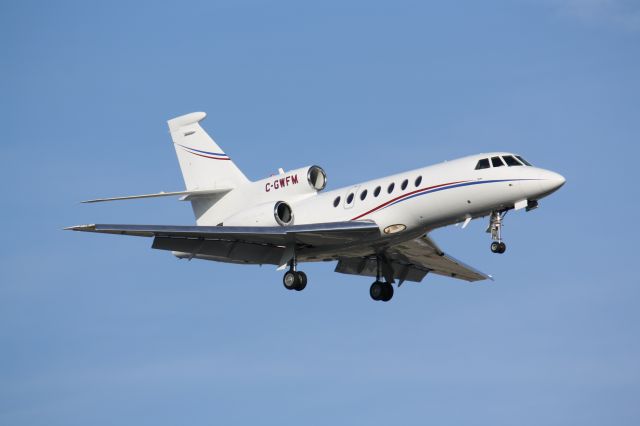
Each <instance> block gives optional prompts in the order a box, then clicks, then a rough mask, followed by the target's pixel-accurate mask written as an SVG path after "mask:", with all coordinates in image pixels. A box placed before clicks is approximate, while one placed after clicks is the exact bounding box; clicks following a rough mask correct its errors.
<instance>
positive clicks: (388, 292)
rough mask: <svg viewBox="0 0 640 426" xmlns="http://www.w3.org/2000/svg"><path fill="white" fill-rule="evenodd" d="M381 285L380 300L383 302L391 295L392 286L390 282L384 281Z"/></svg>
mask: <svg viewBox="0 0 640 426" xmlns="http://www.w3.org/2000/svg"><path fill="white" fill-rule="evenodd" d="M382 287H383V291H382V297H381V298H380V300H382V301H383V302H388V301H389V300H391V298H392V297H393V286H392V285H391V283H384V285H383V286H382Z"/></svg>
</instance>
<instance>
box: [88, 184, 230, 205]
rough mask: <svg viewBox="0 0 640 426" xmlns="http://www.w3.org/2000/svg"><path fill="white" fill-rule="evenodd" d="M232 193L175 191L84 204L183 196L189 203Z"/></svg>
mask: <svg viewBox="0 0 640 426" xmlns="http://www.w3.org/2000/svg"><path fill="white" fill-rule="evenodd" d="M229 191H231V189H230V188H221V189H200V190H194V191H174V192H164V191H163V192H158V193H156V194H142V195H128V196H125V197H111V198H96V199H95V200H86V201H82V202H83V203H101V202H103V201H118V200H135V199H138V198H157V197H175V196H182V198H181V199H180V200H182V201H188V200H193V199H194V198H201V197H208V196H211V195H217V196H221V195H224V194H226V193H228V192H229Z"/></svg>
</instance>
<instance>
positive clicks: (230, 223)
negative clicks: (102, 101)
mask: <svg viewBox="0 0 640 426" xmlns="http://www.w3.org/2000/svg"><path fill="white" fill-rule="evenodd" d="M205 117H206V114H205V113H203V112H195V113H191V114H187V115H183V116H180V117H177V118H174V119H172V120H169V121H168V124H169V131H170V133H171V138H172V140H173V145H174V148H175V150H176V154H177V156H178V161H179V163H180V168H181V170H182V176H183V178H184V183H185V186H186V190H184V191H177V192H160V193H156V194H145V195H134V196H127V197H114V198H102V199H95V200H89V201H85V202H86V203H95V202H102V201H113V200H131V199H139V198H151V197H166V196H178V197H180V200H183V201H189V202H190V203H191V205H192V208H193V212H194V214H195V218H196V226H172V225H108V224H93V225H79V226H72V227H69V228H66V229H69V230H73V231H83V232H99V233H105V234H117V235H133V236H141V237H152V238H153V244H152V248H155V249H160V250H169V251H171V252H172V253H173V255H174V256H176V257H178V258H181V259H189V260H191V259H204V260H213V261H218V262H230V263H239V264H273V265H278V269H280V270H285V269H286V272H285V273H284V277H283V283H284V286H285V288H287V289H288V290H296V291H300V290H303V289H304V288H305V287H306V285H307V276H306V274H305V273H304V272H302V271H301V270H299V269H298V266H299V265H300V264H301V263H303V262H321V261H324V262H329V261H336V262H337V265H336V269H335V271H336V272H341V273H343V274H354V275H364V276H369V277H375V281H374V282H373V284H371V287H370V290H369V294H370V296H371V298H372V299H373V300H380V301H385V302H387V301H389V300H391V298H392V297H393V293H394V287H393V284H396V285H397V286H398V287H399V286H401V285H402V283H404V282H405V281H413V282H420V281H422V279H423V278H424V277H425V276H426V275H427V274H429V273H432V274H439V275H444V276H448V277H452V278H458V279H461V280H466V281H480V280H484V279H487V278H491V277H490V276H489V275H486V274H484V273H482V272H480V271H478V270H476V269H474V268H472V267H470V266H467V265H465V264H464V263H462V262H460V261H458V260H456V259H455V258H453V257H452V256H450V255H448V254H447V253H445V252H444V251H443V250H442V249H441V248H440V247H438V245H437V244H436V243H435V242H434V241H433V240H432V239H431V238H430V237H429V236H428V234H429V232H431V231H432V230H434V229H436V228H440V227H443V226H448V225H452V224H458V223H462V227H466V226H467V225H468V224H469V222H470V221H471V220H472V219H476V218H480V217H487V216H488V217H489V226H488V228H487V232H488V233H490V234H491V238H492V243H491V251H492V252H494V253H504V251H505V250H506V245H505V243H504V241H503V240H502V232H501V230H502V224H503V219H504V216H505V214H506V213H507V212H508V211H509V210H521V209H524V210H526V211H530V210H532V209H535V208H536V207H538V201H539V200H540V199H541V198H543V197H546V196H547V195H549V194H551V193H553V192H554V191H556V190H557V189H558V188H560V187H561V186H562V185H563V184H564V183H565V179H564V177H562V176H561V175H559V174H558V173H555V172H552V171H549V170H544V169H541V168H538V167H534V166H532V165H531V164H530V163H529V162H527V160H525V159H524V158H523V157H521V156H520V155H517V154H514V153H509V152H492V153H488V154H478V155H471V156H468V157H464V158H460V159H456V160H453V161H447V162H444V163H440V164H436V165H432V166H428V167H424V168H421V169H417V170H411V171H408V172H404V173H399V174H396V175H392V176H387V177H383V178H380V179H375V180H370V181H368V182H362V183H358V184H354V185H352V186H348V187H344V188H339V189H335V190H332V191H324V189H325V186H326V183H327V175H326V173H325V171H324V170H323V169H322V168H320V167H318V166H308V167H303V168H300V169H296V170H291V171H288V172H285V171H284V170H283V169H279V172H278V174H277V175H274V176H271V177H268V178H266V179H262V180H258V181H255V182H252V181H250V180H249V179H247V177H246V176H245V175H244V174H243V173H242V172H241V171H240V169H239V168H238V167H237V166H236V165H235V164H234V162H233V161H231V159H230V158H229V156H227V155H226V154H225V153H224V152H223V150H222V149H221V148H220V147H219V146H218V145H217V144H216V143H215V142H214V140H213V139H211V137H209V135H208V134H207V133H206V132H205V131H204V130H203V128H202V127H201V126H200V122H201V121H202V120H203V119H204V118H205Z"/></svg>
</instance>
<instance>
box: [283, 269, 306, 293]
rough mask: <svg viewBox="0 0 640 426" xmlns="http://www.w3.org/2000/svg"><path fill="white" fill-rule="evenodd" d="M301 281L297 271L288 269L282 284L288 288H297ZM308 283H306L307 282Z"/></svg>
mask: <svg viewBox="0 0 640 426" xmlns="http://www.w3.org/2000/svg"><path fill="white" fill-rule="evenodd" d="M299 283H300V277H299V276H298V273H297V272H294V271H288V272H287V273H286V274H284V277H282V284H284V287H285V288H286V289H287V290H296V289H297V287H298V286H299ZM305 284H306V283H305Z"/></svg>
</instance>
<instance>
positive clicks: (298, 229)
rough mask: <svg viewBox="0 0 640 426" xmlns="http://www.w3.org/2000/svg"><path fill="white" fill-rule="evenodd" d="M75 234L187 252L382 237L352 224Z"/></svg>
mask: <svg viewBox="0 0 640 426" xmlns="http://www.w3.org/2000/svg"><path fill="white" fill-rule="evenodd" d="M65 229H67V230H71V231H82V232H97V233H102V234H116V235H132V236H138V237H155V240H154V248H161V249H164V250H178V251H183V250H184V249H185V248H188V247H190V246H194V247H195V246H197V245H198V244H199V243H201V242H207V241H212V242H215V241H223V242H229V243H241V244H250V245H258V246H266V247H284V246H287V245H292V244H297V245H305V246H312V247H321V246H331V245H334V244H345V243H353V242H355V241H359V240H361V239H363V238H367V237H374V236H379V235H380V230H379V228H378V225H376V224H375V223H374V222H372V221H348V222H333V223H317V224H310V225H292V226H264V227H263V226H173V225H105V224H94V225H79V226H72V227H69V228H65Z"/></svg>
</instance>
